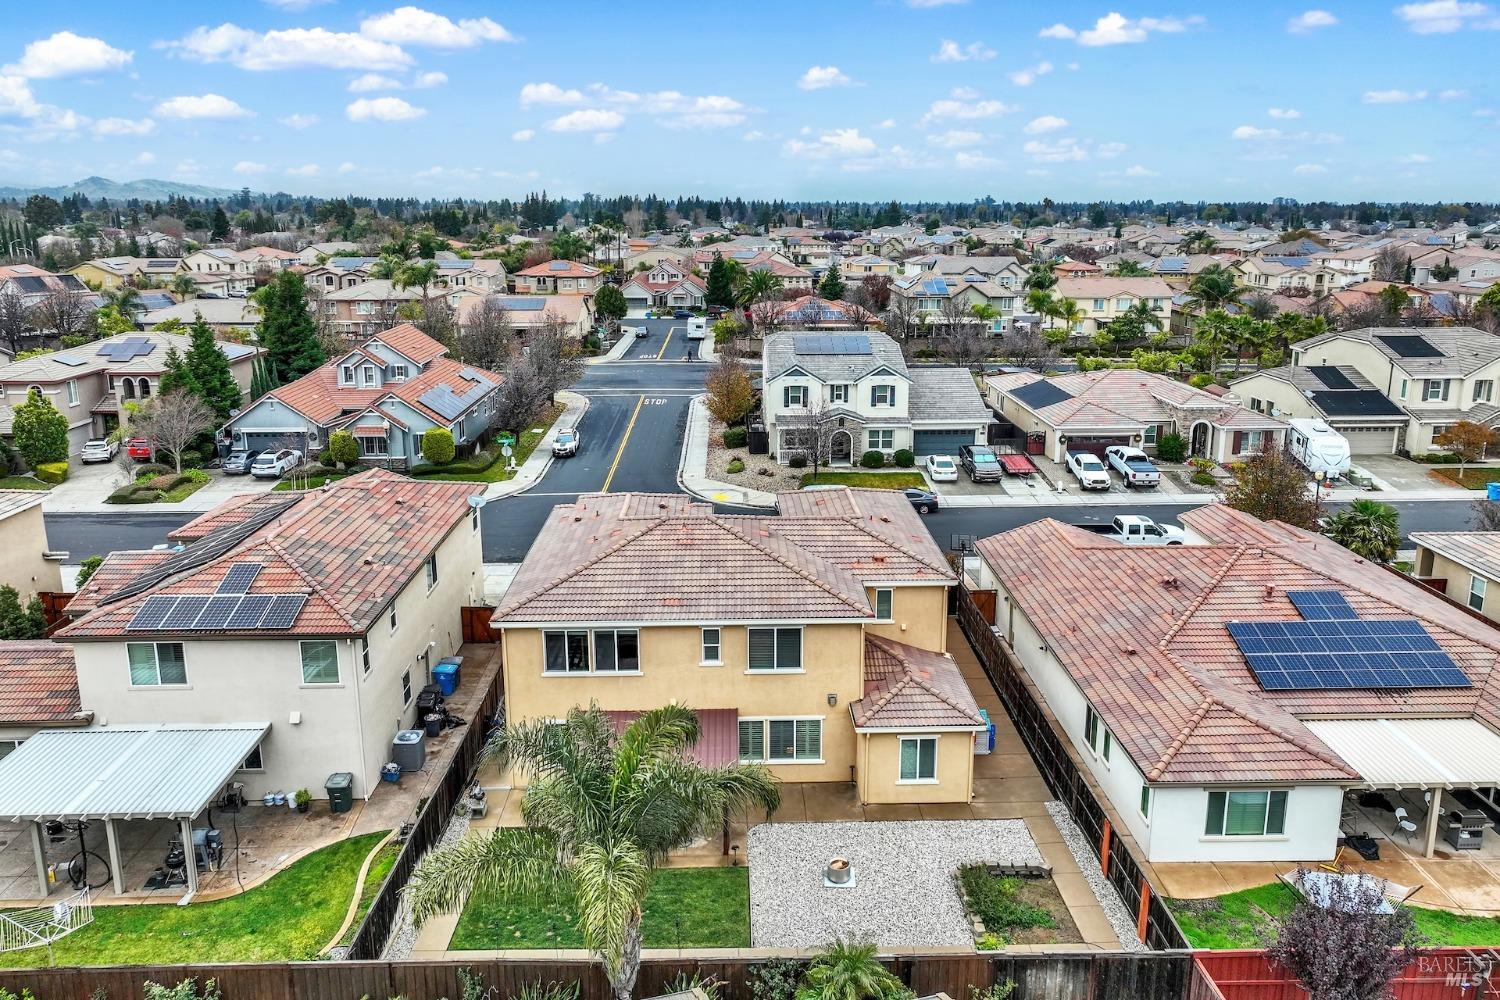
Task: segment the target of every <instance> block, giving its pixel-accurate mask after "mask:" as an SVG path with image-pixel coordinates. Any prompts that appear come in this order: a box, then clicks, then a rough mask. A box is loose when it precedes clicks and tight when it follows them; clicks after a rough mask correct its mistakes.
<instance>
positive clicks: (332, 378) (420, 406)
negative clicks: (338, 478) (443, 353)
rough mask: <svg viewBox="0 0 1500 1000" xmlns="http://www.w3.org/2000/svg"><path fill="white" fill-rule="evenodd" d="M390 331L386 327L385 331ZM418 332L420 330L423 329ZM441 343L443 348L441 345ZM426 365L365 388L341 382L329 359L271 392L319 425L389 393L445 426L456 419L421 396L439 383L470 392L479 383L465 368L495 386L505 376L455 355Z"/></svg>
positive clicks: (457, 392)
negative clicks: (396, 379)
mask: <svg viewBox="0 0 1500 1000" xmlns="http://www.w3.org/2000/svg"><path fill="white" fill-rule="evenodd" d="M396 329H400V328H399V327H397V328H396ZM413 329H415V328H413ZM391 332H392V331H390V330H387V331H386V334H388V333H391ZM417 332H418V333H419V334H420V333H421V331H417ZM424 336H425V335H424ZM384 337H385V334H381V339H383V338H384ZM392 346H393V347H394V346H395V345H392ZM438 346H439V347H442V345H441V344H439V345H438ZM398 350H399V348H398ZM403 353H404V352H403ZM425 364H426V367H425V368H423V369H422V371H421V372H419V373H418V374H416V375H415V376H413V377H412V378H409V379H407V380H406V381H405V382H391V383H387V384H386V385H384V386H380V387H377V388H372V389H366V388H356V387H354V386H341V385H339V374H338V370H339V364H338V362H330V363H328V364H326V365H323V366H321V367H319V368H317V369H315V370H314V371H311V372H308V373H307V374H306V375H304V376H302V377H301V378H299V379H298V380H297V381H295V382H291V383H289V384H287V385H284V386H281V387H280V388H279V389H273V390H271V392H270V393H269V395H271V396H274V397H276V398H277V399H279V400H281V401H282V402H283V403H285V404H286V405H287V406H290V407H291V408H292V409H294V410H296V411H297V412H298V413H300V414H302V415H303V416H304V417H306V418H307V419H309V420H311V421H314V422H315V423H318V424H330V423H332V422H334V421H335V420H337V419H338V418H339V417H341V416H344V415H346V414H349V413H352V412H353V411H356V410H364V409H365V408H367V407H369V406H372V405H374V404H375V403H377V402H379V401H380V400H382V399H385V398H386V397H388V396H394V397H395V398H397V399H399V400H401V401H402V402H403V403H405V404H407V405H408V406H410V407H412V408H413V409H415V410H416V411H417V412H419V413H421V414H422V415H423V416H425V417H427V419H429V420H431V421H433V422H434V423H437V424H440V425H442V426H444V427H446V426H448V425H449V424H451V423H452V422H453V421H452V420H449V419H448V418H447V417H444V416H443V415H442V414H441V413H438V412H437V411H435V410H433V409H432V408H431V407H429V406H428V405H427V404H426V403H424V402H422V398H421V397H422V395H423V394H424V393H426V392H427V391H429V390H430V389H433V388H435V387H437V386H440V385H446V386H448V387H449V388H450V389H452V390H453V393H454V395H457V396H463V395H465V394H467V393H468V391H469V390H470V389H471V388H473V387H474V385H475V384H476V383H475V382H474V381H473V380H471V379H468V378H465V377H464V376H463V374H462V373H463V372H466V371H475V372H480V373H482V374H483V375H485V376H486V377H487V378H488V379H489V380H490V381H491V382H493V383H494V384H496V385H499V384H500V382H501V380H502V377H501V376H500V375H497V374H495V373H494V372H487V371H484V369H481V368H478V367H476V366H474V365H466V364H464V363H463V362H461V361H454V360H453V359H452V358H447V357H436V358H431V359H429V360H428V361H427V362H426V363H425ZM481 398H482V397H481ZM478 402H479V401H478V400H476V401H475V402H474V403H473V404H471V405H470V409H472V408H473V406H476V405H478Z"/></svg>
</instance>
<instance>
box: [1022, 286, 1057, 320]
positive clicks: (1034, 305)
mask: <svg viewBox="0 0 1500 1000" xmlns="http://www.w3.org/2000/svg"><path fill="white" fill-rule="evenodd" d="M1026 311H1027V312H1029V313H1032V314H1033V315H1036V316H1051V315H1052V293H1051V292H1049V291H1047V289H1045V288H1033V289H1032V290H1031V291H1029V292H1027V293H1026ZM1047 325H1048V326H1051V325H1052V324H1050V323H1049V324H1047Z"/></svg>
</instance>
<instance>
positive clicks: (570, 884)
mask: <svg viewBox="0 0 1500 1000" xmlns="http://www.w3.org/2000/svg"><path fill="white" fill-rule="evenodd" d="M697 741H698V717H697V715H695V714H694V713H693V712H692V711H691V710H690V709H687V708H683V707H682V706H680V705H668V706H666V707H665V708H657V709H652V710H651V711H648V712H643V713H642V714H641V715H640V716H639V717H638V718H637V719H636V720H635V721H633V722H632V723H630V725H629V726H627V727H626V728H625V730H624V732H623V733H620V734H619V735H618V736H616V734H615V732H614V729H613V727H612V726H611V724H610V722H609V720H608V719H607V718H606V717H605V715H604V713H603V712H602V711H600V710H599V708H598V707H597V706H592V705H591V706H590V707H589V708H587V709H580V708H575V709H573V710H572V711H571V712H569V713H568V718H567V720H566V722H565V723H563V724H561V725H558V724H555V723H551V722H549V721H547V720H543V719H537V720H532V721H527V722H521V723H512V724H511V725H510V726H509V728H508V729H507V730H505V731H502V732H499V733H497V734H496V735H495V736H494V737H492V738H491V739H490V742H489V743H488V744H487V745H486V746H485V749H484V757H485V758H486V759H493V760H496V761H498V762H499V763H500V766H501V767H502V768H505V767H507V766H512V765H513V766H514V767H515V768H516V770H517V771H518V772H519V773H524V774H526V775H528V776H529V777H530V784H529V785H528V786H527V788H526V793H525V798H524V799H523V800H522V802H521V816H522V818H523V819H524V820H525V822H526V826H525V827H524V828H521V829H515V828H511V829H502V830H496V831H494V832H492V833H490V834H488V835H478V834H476V835H471V836H469V837H467V838H465V839H464V840H462V841H460V842H458V843H457V844H453V845H451V846H448V847H440V848H437V849H435V850H433V851H430V852H429V853H428V854H427V855H426V856H425V857H423V858H422V860H421V862H420V863H418V865H417V867H416V870H415V871H413V872H412V877H411V880H410V881H409V882H408V883H407V886H406V888H405V889H404V890H403V892H404V893H405V895H406V899H407V901H408V903H409V904H410V906H411V912H412V917H413V919H414V920H415V921H416V922H417V923H418V924H419V925H420V924H421V923H423V922H424V921H426V920H428V919H430V918H432V917H434V916H436V915H438V914H440V913H447V912H451V911H453V910H455V909H457V908H459V907H461V906H462V905H463V904H464V901H465V900H466V899H467V898H468V897H469V895H470V894H471V893H473V892H487V893H495V894H498V895H500V896H511V897H523V898H535V897H536V896H538V895H542V894H546V893H549V892H556V891H567V892H571V893H572V896H573V900H574V905H575V906H576V909H577V913H578V929H579V930H580V931H581V932H582V934H583V939H584V941H585V943H586V944H587V945H588V947H589V949H590V950H591V951H593V952H594V954H596V955H597V956H599V958H600V960H601V961H602V962H603V963H604V970H605V974H606V975H607V976H608V978H609V983H610V986H611V988H612V989H613V990H614V994H615V997H616V998H617V1000H630V994H631V991H632V990H633V989H634V987H635V978H636V973H637V972H638V971H639V968H640V961H641V904H642V902H643V901H644V900H645V898H646V893H647V891H648V890H649V889H650V887H651V878H652V874H653V872H654V871H655V870H656V869H657V868H659V867H660V866H661V865H662V864H663V863H664V862H665V861H666V859H667V855H668V854H669V853H670V852H671V851H673V850H675V849H678V848H681V847H683V846H685V845H687V844H689V843H691V842H692V841H693V840H694V839H695V838H696V837H698V836H701V835H702V834H704V833H706V832H708V831H709V830H712V829H714V828H716V827H719V826H720V825H721V824H722V823H724V822H725V820H726V817H727V816H728V815H729V814H730V813H731V812H737V811H741V810H744V809H748V808H750V807H751V806H760V807H763V808H764V809H765V810H766V811H767V813H768V814H769V813H770V812H773V811H774V810H775V809H776V808H777V807H778V806H779V805H780V803H781V793H780V790H779V788H778V787H777V782H776V779H775V778H774V777H772V775H771V772H770V771H769V770H767V769H766V768H765V767H762V766H760V765H757V764H726V765H724V766H721V767H712V768H711V767H704V766H703V765H700V764H697V763H695V762H694V761H693V760H691V759H690V758H689V757H688V755H687V750H688V748H689V747H691V746H693V745H694V744H695V743H697Z"/></svg>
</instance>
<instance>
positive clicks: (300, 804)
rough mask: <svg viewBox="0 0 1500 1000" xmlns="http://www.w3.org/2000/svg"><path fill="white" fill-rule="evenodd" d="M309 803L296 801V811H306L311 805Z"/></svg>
mask: <svg viewBox="0 0 1500 1000" xmlns="http://www.w3.org/2000/svg"><path fill="white" fill-rule="evenodd" d="M311 805H312V803H311V802H298V803H297V811H298V812H299V813H305V812H307V810H308V807H309V806H311Z"/></svg>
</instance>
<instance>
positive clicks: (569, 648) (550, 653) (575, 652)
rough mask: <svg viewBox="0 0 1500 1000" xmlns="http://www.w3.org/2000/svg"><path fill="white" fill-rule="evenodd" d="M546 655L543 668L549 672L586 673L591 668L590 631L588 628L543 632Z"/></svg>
mask: <svg viewBox="0 0 1500 1000" xmlns="http://www.w3.org/2000/svg"><path fill="white" fill-rule="evenodd" d="M542 645H543V648H544V653H545V656H544V658H543V661H542V669H543V671H545V672H546V673H549V674H586V673H588V670H589V633H588V630H587V629H578V630H577V631H571V632H543V633H542Z"/></svg>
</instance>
